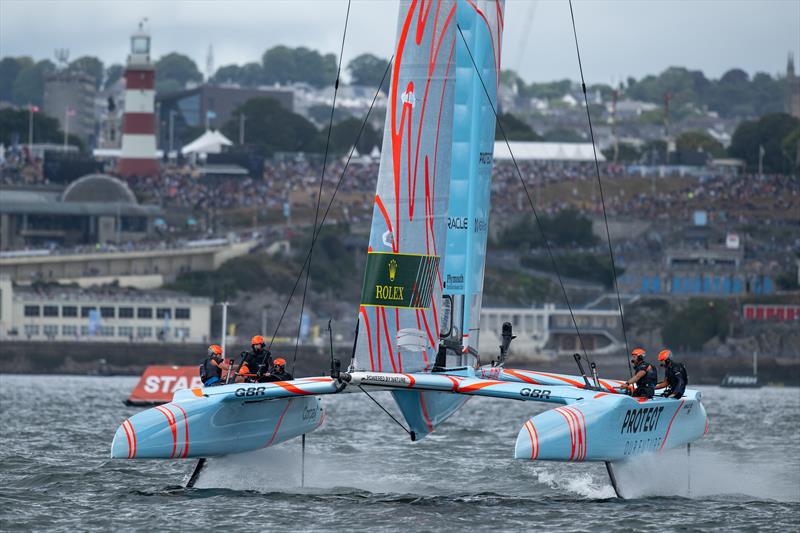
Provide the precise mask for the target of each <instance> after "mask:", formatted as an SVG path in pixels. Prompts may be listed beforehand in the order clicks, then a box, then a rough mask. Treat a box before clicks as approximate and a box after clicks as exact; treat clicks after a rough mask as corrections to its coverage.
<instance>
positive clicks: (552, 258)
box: [456, 24, 591, 362]
mask: <svg viewBox="0 0 800 533" xmlns="http://www.w3.org/2000/svg"><path fill="white" fill-rule="evenodd" d="M456 28H458V33H459V34H460V35H461V39H462V40H463V41H464V47H465V48H466V49H467V53H468V54H469V58H470V59H471V60H472V66H473V67H474V68H475V73H476V74H477V75H478V79H479V80H480V82H481V86H482V87H483V92H484V93H486V99H487V101H488V102H489V107H490V108H491V110H492V113H494V118H495V120H496V121H497V125H498V126H499V127H500V133H502V134H503V140H504V141H505V143H506V147H507V148H508V153H509V154H511V161H512V162H513V163H514V168H515V169H517V176H519V181H520V183H521V184H522V188H523V190H524V191H525V196H526V197H527V198H528V203H529V204H530V206H531V210H532V211H533V218H534V219H535V220H536V226H537V227H538V228H539V232H540V233H541V234H542V239H544V244H545V247H546V249H547V255H548V256H549V257H550V262H551V263H552V264H553V271H554V272H555V273H556V277H557V278H558V284H559V285H561V292H562V293H564V301H565V302H566V304H567V309H568V310H569V316H570V317H571V318H572V325H573V326H574V327H575V334H576V335H577V336H578V343H579V344H580V346H581V350H583V356H584V357H585V358H586V360H587V361H589V362H591V359H590V358H589V354H588V353H587V352H586V346H585V345H584V343H583V337H582V336H581V331H580V329H579V328H578V322H577V320H575V313H573V312H572V304H570V302H569V296H567V289H566V287H564V281H563V279H562V278H561V272H560V271H559V270H558V263H556V258H555V256H554V255H553V250H552V248H551V247H550V241H549V240H548V239H547V235H545V232H544V227H543V226H542V221H541V220H540V219H539V214H538V213H537V211H536V207H535V206H534V205H533V199H532V198H531V194H530V192H529V191H528V186H527V185H526V184H525V180H524V179H523V177H522V171H520V169H519V165H518V164H517V159H516V158H515V157H514V152H513V151H512V150H511V144H509V142H508V136H507V135H506V130H505V129H504V128H503V123H502V122H501V121H500V118H499V117H498V116H497V110H496V109H495V107H494V103H493V102H492V98H491V97H490V96H489V90H488V89H487V88H486V84H485V83H484V81H483V76H481V72H480V69H478V65H477V64H476V63H475V58H474V57H473V56H472V51H471V50H470V49H469V45H468V44H467V39H466V38H465V37H464V33H463V32H462V31H461V26H459V25H458V24H456Z"/></svg>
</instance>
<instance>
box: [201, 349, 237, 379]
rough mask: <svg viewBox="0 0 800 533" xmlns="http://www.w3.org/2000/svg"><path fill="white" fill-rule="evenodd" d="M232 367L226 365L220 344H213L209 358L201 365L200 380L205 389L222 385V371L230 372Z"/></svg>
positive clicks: (209, 351)
mask: <svg viewBox="0 0 800 533" xmlns="http://www.w3.org/2000/svg"><path fill="white" fill-rule="evenodd" d="M229 368H230V366H229V365H228V364H227V363H225V359H224V357H223V356H222V347H221V346H219V345H218V344H212V345H211V346H209V347H208V357H207V358H206V360H205V361H203V364H202V365H200V379H201V380H202V382H203V386H204V387H211V386H213V385H222V384H223V381H222V371H223V370H224V371H226V372H227V371H228V369H229Z"/></svg>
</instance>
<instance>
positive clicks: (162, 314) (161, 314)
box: [156, 307, 172, 318]
mask: <svg viewBox="0 0 800 533" xmlns="http://www.w3.org/2000/svg"><path fill="white" fill-rule="evenodd" d="M171 316H172V310H171V309H170V308H169V307H159V308H158V309H156V318H170V317H171Z"/></svg>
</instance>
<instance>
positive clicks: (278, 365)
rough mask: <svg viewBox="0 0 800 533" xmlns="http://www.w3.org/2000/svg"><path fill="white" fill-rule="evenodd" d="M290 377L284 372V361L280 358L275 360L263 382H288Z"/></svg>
mask: <svg viewBox="0 0 800 533" xmlns="http://www.w3.org/2000/svg"><path fill="white" fill-rule="evenodd" d="M291 379H292V375H291V374H290V373H289V372H287V371H286V361H285V360H284V359H283V358H282V357H278V358H277V359H275V362H274V363H272V368H271V369H270V371H269V374H267V375H265V376H264V381H290V380H291Z"/></svg>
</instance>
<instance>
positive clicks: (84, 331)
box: [81, 326, 89, 337]
mask: <svg viewBox="0 0 800 533" xmlns="http://www.w3.org/2000/svg"><path fill="white" fill-rule="evenodd" d="M88 336H89V326H81V337H88Z"/></svg>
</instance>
